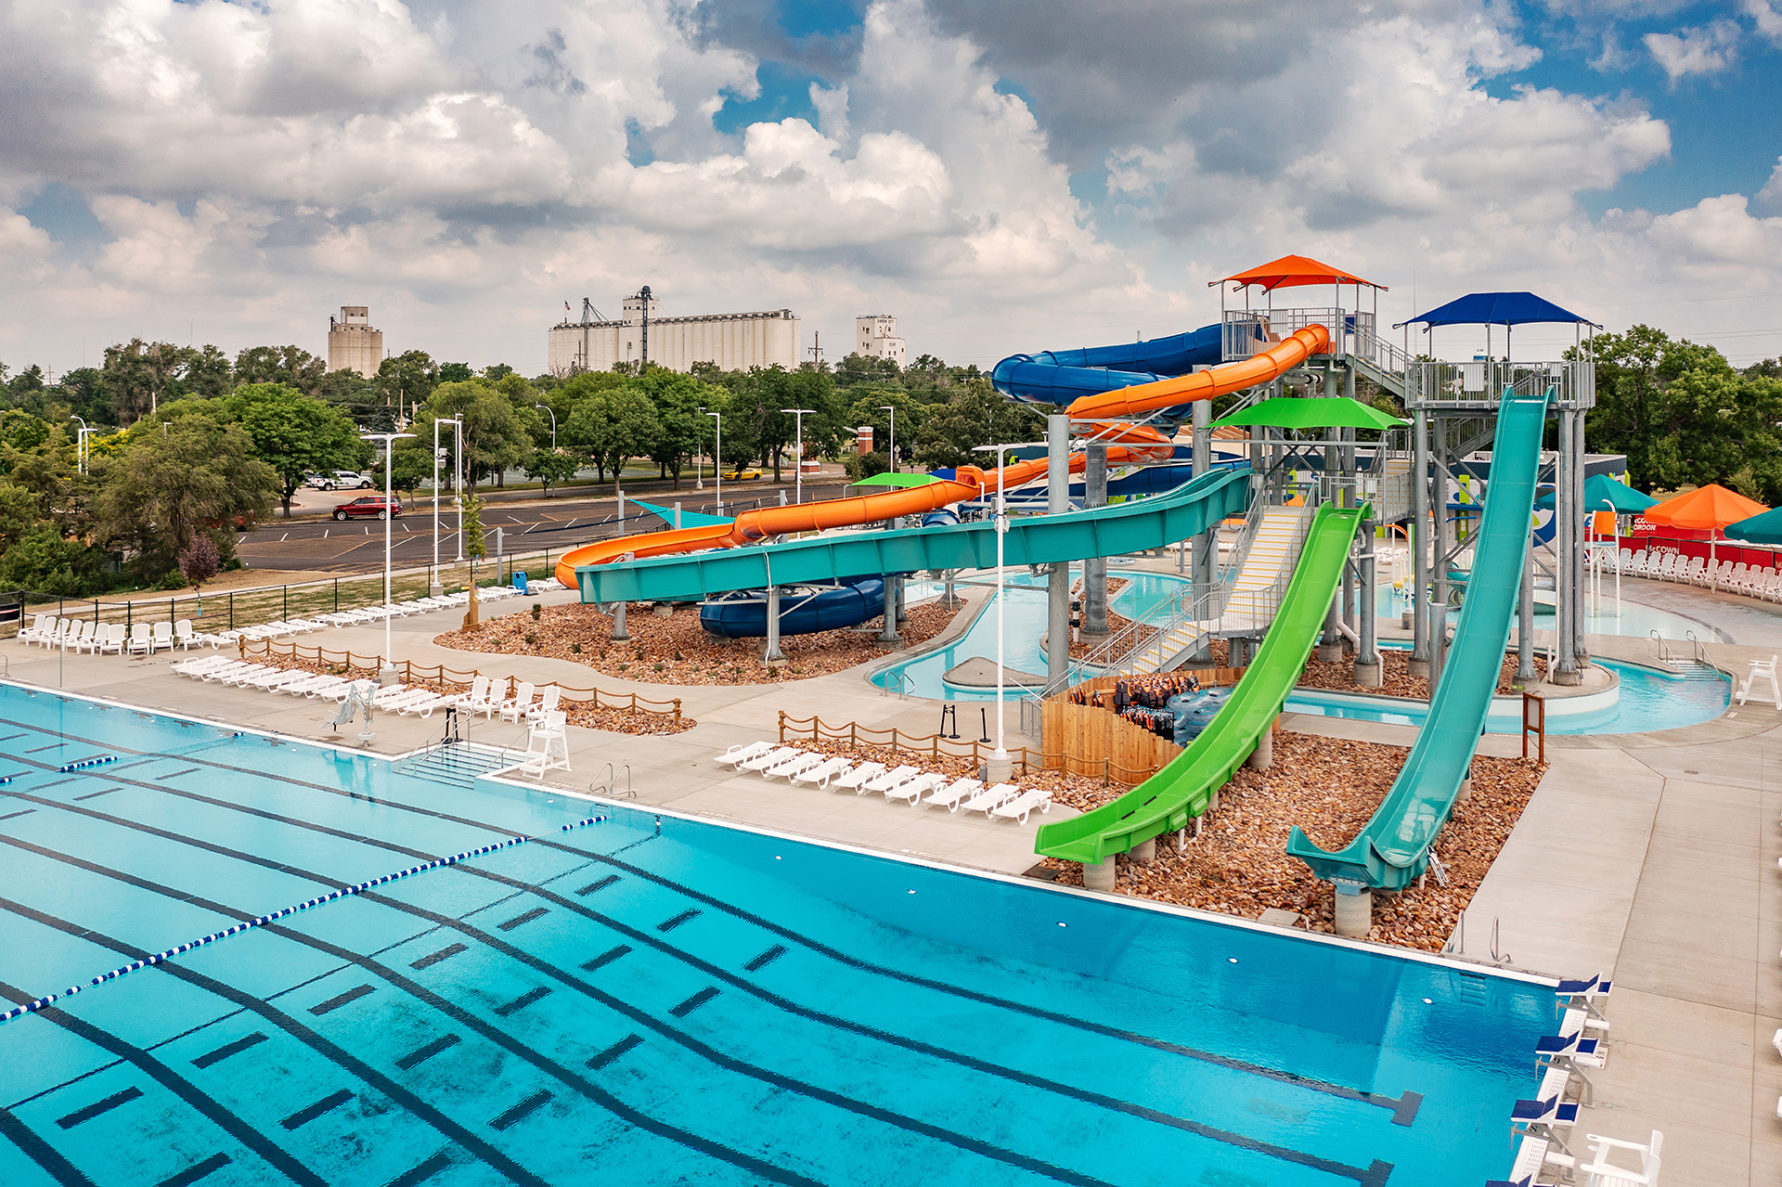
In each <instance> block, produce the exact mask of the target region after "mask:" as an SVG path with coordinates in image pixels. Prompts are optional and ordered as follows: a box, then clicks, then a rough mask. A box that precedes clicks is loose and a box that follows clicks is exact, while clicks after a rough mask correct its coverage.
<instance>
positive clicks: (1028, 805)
mask: <svg viewBox="0 0 1782 1187" xmlns="http://www.w3.org/2000/svg"><path fill="white" fill-rule="evenodd" d="M1035 808H1038V809H1039V812H1040V815H1042V816H1043V815H1045V814H1046V813H1047V812H1050V811H1051V810H1052V793H1051V792H1049V791H1046V790H1045V789H1043V788H1038V787H1033V788H1029V789H1028V790H1026V791H1024V792H1022V793H1021V794H1020V795H1018V796H1016V797H1015V798H1014V799H1012V800H1009V801H1008V802H1007V803H1003V804H998V805H996V807H994V808H992V809H990V815H992V816H1000V817H1002V818H1003V819H1004V820H1013V821H1014V822H1015V823H1016V824H1026V823H1027V817H1028V815H1029V814H1030V813H1031V812H1032V811H1033V810H1034V809H1035Z"/></svg>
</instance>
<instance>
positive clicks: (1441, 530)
mask: <svg viewBox="0 0 1782 1187" xmlns="http://www.w3.org/2000/svg"><path fill="white" fill-rule="evenodd" d="M1432 428H1433V430H1434V439H1433V440H1432V441H1431V442H1430V445H1431V449H1430V454H1431V458H1430V460H1431V461H1432V462H1433V463H1434V464H1433V466H1432V467H1431V471H1432V472H1431V474H1430V480H1429V482H1430V486H1429V501H1430V504H1431V506H1432V508H1433V511H1434V514H1432V515H1431V516H1430V521H1431V528H1432V529H1433V530H1432V531H1431V532H1430V536H1431V538H1432V540H1433V541H1434V545H1435V546H1434V548H1433V550H1432V552H1433V555H1432V556H1431V558H1430V560H1431V563H1432V564H1434V565H1435V572H1434V573H1433V574H1431V577H1432V580H1431V582H1430V584H1431V585H1432V586H1433V587H1434V588H1435V596H1434V597H1432V598H1431V599H1430V601H1431V603H1432V605H1431V606H1430V608H1429V634H1430V638H1429V689H1430V693H1431V695H1432V696H1433V695H1434V693H1435V686H1436V682H1437V681H1438V680H1440V679H1441V678H1442V663H1443V661H1444V660H1446V659H1447V657H1448V564H1449V557H1448V546H1449V541H1448V432H1447V424H1446V422H1445V421H1443V420H1441V419H1440V418H1438V419H1437V420H1436V422H1435V424H1434V425H1433V426H1432Z"/></svg>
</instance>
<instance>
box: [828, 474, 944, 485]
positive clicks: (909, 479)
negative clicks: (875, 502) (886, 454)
mask: <svg viewBox="0 0 1782 1187" xmlns="http://www.w3.org/2000/svg"><path fill="white" fill-rule="evenodd" d="M939 481H940V479H938V478H936V477H935V476H934V475H932V474H905V473H903V472H902V471H899V472H897V473H896V474H893V473H892V472H891V471H889V470H885V471H883V472H881V473H878V474H874V475H873V476H872V477H871V478H862V479H861V480H860V481H859V482H855V483H851V484H850V485H852V486H895V487H899V488H902V487H907V486H927V485H928V484H929V483H930V482H939Z"/></svg>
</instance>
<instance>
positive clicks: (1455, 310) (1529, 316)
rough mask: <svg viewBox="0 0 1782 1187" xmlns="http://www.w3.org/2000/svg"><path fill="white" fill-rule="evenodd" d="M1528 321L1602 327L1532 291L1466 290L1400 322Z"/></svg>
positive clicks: (1492, 323)
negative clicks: (1490, 291) (1492, 291)
mask: <svg viewBox="0 0 1782 1187" xmlns="http://www.w3.org/2000/svg"><path fill="white" fill-rule="evenodd" d="M1528 322H1573V323H1575V324H1577V325H1583V326H1596V328H1597V329H1601V328H1602V327H1601V326H1599V325H1597V323H1596V322H1593V321H1591V320H1590V319H1589V318H1586V317H1579V316H1578V315H1577V314H1575V313H1573V312H1572V311H1571V310H1569V309H1561V308H1560V307H1559V306H1557V305H1555V304H1554V303H1553V302H1551V301H1549V300H1547V298H1545V297H1537V296H1535V295H1534V294H1533V293H1468V294H1467V295H1466V296H1464V297H1456V298H1455V299H1454V300H1452V301H1450V302H1448V303H1447V304H1446V305H1438V306H1436V307H1435V308H1434V309H1431V310H1430V311H1429V312H1428V313H1420V314H1418V315H1417V316H1416V317H1413V318H1411V319H1409V320H1408V321H1401V322H1395V323H1394V328H1395V329H1396V328H1398V327H1400V326H1413V325H1418V324H1422V325H1427V326H1520V325H1523V324H1525V323H1528Z"/></svg>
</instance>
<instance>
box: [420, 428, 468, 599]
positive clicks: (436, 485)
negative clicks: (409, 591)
mask: <svg viewBox="0 0 1782 1187" xmlns="http://www.w3.org/2000/svg"><path fill="white" fill-rule="evenodd" d="M440 425H451V426H452V434H453V439H454V441H455V440H456V439H457V433H458V431H459V430H460V429H461V428H463V427H464V420H463V418H462V417H457V416H442V417H437V418H435V420H434V421H433V567H434V569H436V570H437V569H438V568H439V426H440ZM457 473H458V459H457V455H456V454H455V453H454V455H453V457H452V475H453V480H452V483H453V485H452V490H453V493H456V492H457V477H456V476H457ZM463 519H464V512H463V509H462V508H460V509H459V511H458V520H459V526H460V527H462V526H463ZM462 547H463V544H462V543H461V542H460V544H459V548H462ZM458 559H459V560H463V559H464V558H463V557H462V556H460V557H459V558H458ZM433 584H434V585H435V586H436V587H438V586H439V582H438V579H437V578H435V580H434V582H433ZM440 588H443V587H440ZM440 588H435V589H432V590H430V591H429V592H430V593H432V594H433V595H434V596H436V597H437V596H438V594H439V592H440Z"/></svg>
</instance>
